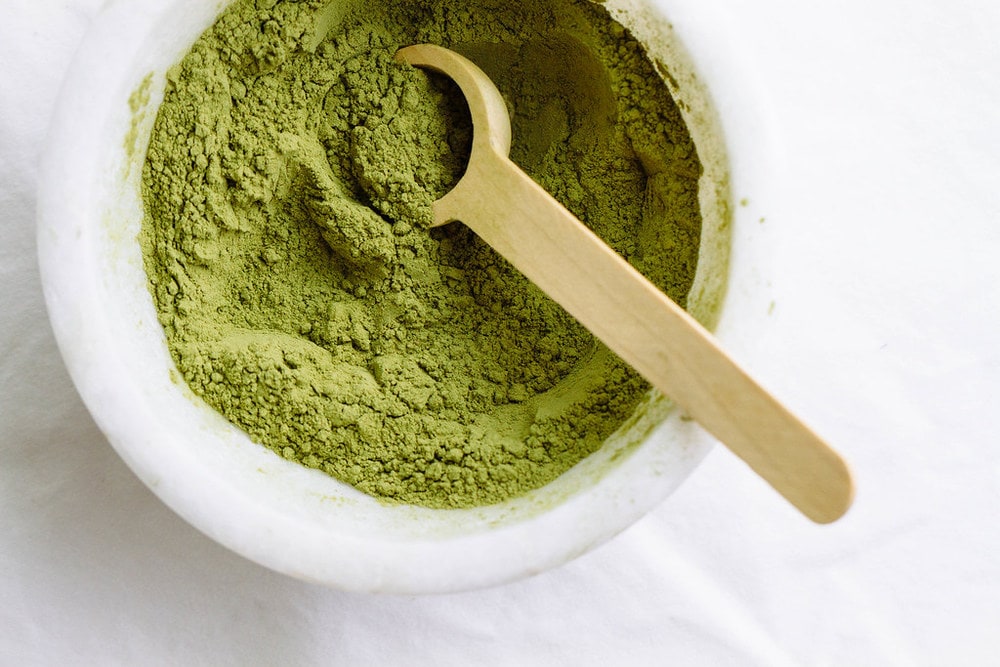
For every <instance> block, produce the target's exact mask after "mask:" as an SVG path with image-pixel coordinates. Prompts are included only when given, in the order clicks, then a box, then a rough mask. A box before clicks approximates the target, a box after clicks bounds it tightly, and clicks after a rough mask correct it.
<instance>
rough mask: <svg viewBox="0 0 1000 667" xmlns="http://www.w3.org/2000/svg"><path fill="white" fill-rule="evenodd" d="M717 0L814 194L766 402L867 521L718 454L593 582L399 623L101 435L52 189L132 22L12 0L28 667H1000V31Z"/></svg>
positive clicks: (12, 290) (0, 275)
mask: <svg viewBox="0 0 1000 667" xmlns="http://www.w3.org/2000/svg"><path fill="white" fill-rule="evenodd" d="M716 2H717V3H718V4H719V5H720V6H721V7H722V8H723V9H724V10H725V11H727V12H729V13H730V14H731V15H732V17H733V19H734V22H735V24H736V25H737V26H739V27H740V30H741V31H742V35H743V40H742V43H741V44H740V45H739V47H740V49H741V50H742V52H743V53H744V54H745V57H746V58H747V59H748V62H750V63H753V67H754V69H755V70H757V71H758V72H759V80H758V82H757V84H758V85H759V86H760V90H759V91H758V92H759V93H761V95H762V97H763V99H766V100H767V101H768V102H769V104H770V105H771V111H772V112H773V114H774V116H775V120H776V121H777V127H778V128H779V136H778V139H780V141H781V143H782V148H783V151H784V158H785V161H786V163H787V165H788V168H789V169H788V173H789V178H788V181H787V183H786V184H785V186H786V187H785V189H784V191H783V196H784V199H785V200H784V201H783V205H784V207H785V210H784V217H783V218H782V219H777V220H771V219H768V222H767V223H766V224H773V225H775V230H774V233H775V234H779V235H780V237H781V238H782V239H783V240H782V248H783V252H781V253H780V254H779V257H778V258H777V259H776V262H777V265H776V266H775V267H774V269H775V270H774V275H775V276H784V278H783V279H781V280H776V281H775V284H774V291H775V304H776V308H775V312H774V317H775V318H776V322H777V323H778V326H781V327H783V328H784V330H786V331H789V332H793V333H794V334H796V336H797V337H796V338H795V340H798V341H800V342H799V343H797V344H796V345H794V346H792V347H791V348H786V349H781V350H773V353H774V354H775V355H776V357H777V358H778V359H779V361H778V362H777V363H776V364H775V365H774V367H773V368H772V369H771V372H770V374H769V376H768V377H767V378H765V380H766V384H768V385H769V386H770V387H772V388H773V389H774V390H775V392H776V393H777V394H778V395H779V396H782V397H784V398H786V400H788V402H789V403H791V404H792V406H793V407H794V408H796V409H797V410H798V411H800V412H802V413H803V414H804V415H805V416H806V417H807V421H809V422H810V423H812V424H813V425H814V426H815V427H816V428H817V430H819V431H820V432H821V433H824V434H825V435H827V437H828V438H829V439H830V440H831V441H832V442H833V443H834V444H835V445H836V446H837V447H838V448H839V449H841V450H842V451H843V452H844V453H845V455H846V456H847V457H848V458H849V460H850V461H851V462H852V464H853V466H854V468H855V471H856V475H857V482H858V488H859V492H858V497H857V502H856V505H855V507H854V508H853V510H852V511H851V512H850V513H849V514H848V516H847V517H846V518H845V519H843V520H842V521H841V522H839V523H837V524H834V525H832V526H827V527H819V526H814V525H812V524H810V523H808V522H807V521H805V520H804V519H802V518H801V517H800V516H798V515H797V514H796V513H795V512H794V511H793V510H791V509H789V508H788V507H786V506H785V505H784V503H783V502H782V501H780V500H779V499H778V498H777V497H776V496H775V495H774V494H773V493H772V492H771V491H770V490H769V489H768V488H767V487H766V486H765V485H764V484H763V483H761V482H759V481H758V480H756V479H755V478H753V477H752V476H751V475H749V474H748V473H747V472H746V471H745V470H744V469H743V467H742V466H741V464H739V463H738V462H737V461H736V460H735V459H734V458H733V457H731V456H730V455H728V453H727V452H726V451H724V450H722V449H721V448H717V449H716V450H715V451H714V452H713V453H712V454H711V455H710V456H709V458H708V460H707V461H706V463H705V464H704V465H703V466H702V467H701V468H700V469H699V470H698V471H697V473H696V474H695V475H694V476H693V477H692V478H691V479H690V480H689V481H688V482H687V483H686V484H685V485H684V486H683V487H682V488H681V490H680V491H679V492H678V493H677V494H675V495H674V496H673V497H672V498H671V499H670V500H668V501H667V502H666V503H665V504H664V505H662V506H661V507H660V508H659V509H658V510H657V511H655V512H654V513H652V514H651V515H649V516H648V517H647V518H645V519H644V520H642V521H641V522H640V523H638V524H637V525H635V526H634V527H633V528H631V529H630V530H628V531H627V532H625V533H624V534H622V535H621V536H619V537H618V538H616V539H615V540H613V541H612V542H611V543H609V544H607V545H606V546H604V547H601V548H599V549H597V550H596V551H594V552H592V553H591V554H589V555H586V556H584V557H582V558H580V559H578V560H576V561H574V562H573V563H570V564H569V565H567V566H565V567H562V568H560V569H558V570H555V571H552V572H549V573H546V574H543V575H540V576H537V577H535V578H533V579H530V580H527V581H524V582H521V583H517V584H513V585H508V586H504V587H500V588H496V589H491V590H486V591H479V592H473V593H467V594H461V595H449V596H441V597H391V596H367V595H357V594H344V593H341V592H338V591H334V590H327V589H324V588H319V587H315V586H311V585H307V584H304V583H300V582H298V581H296V580H293V579H289V578H286V577H284V576H282V575H278V574H275V573H272V572H270V571H267V570H265V569H263V568H260V567H258V566H256V565H254V564H252V563H250V562H247V561H245V560H243V559H241V558H240V557H238V556H235V555H233V554H231V553H230V552H228V551H227V550H225V549H223V548H222V547H219V546H217V545H216V544H215V543H213V542H211V541H210V540H208V539H207V538H205V537H203V536H202V535H201V534H200V533H198V532H196V531H195V530H194V529H193V528H191V527H189V526H188V525H187V524H185V523H184V522H183V521H181V520H180V519H179V518H177V517H176V516H175V515H174V514H173V513H172V512H171V511H170V510H168V509H167V508H166V507H165V506H163V505H162V504H161V503H160V502H159V501H158V500H157V499H156V498H155V497H154V496H153V495H152V494H151V493H150V492H148V491H147V490H146V489H145V487H143V486H142V485H141V484H140V483H139V482H138V481H137V479H136V478H135V477H134V476H133V475H132V473H131V472H130V471H129V470H128V469H127V468H126V467H125V466H124V464H123V463H122V462H121V461H120V460H119V459H118V458H117V456H116V454H115V453H114V451H113V450H112V449H111V447H110V446H109V445H108V444H107V443H106V441H105V440H104V438H103V436H102V435H101V433H100V432H99V431H98V430H97V428H96V427H95V426H94V424H93V422H92V421H91V419H90V417H89V416H88V414H87V412H86V410H85V408H84V406H83V404H82V403H81V401H80V400H79V398H78V397H77V394H76V392H75V391H74V389H73V386H72V385H71V383H70V380H69V377H68V375H67V374H66V371H65V370H64V368H63V365H62V361H61V359H60V357H59V354H58V351H57V349H56V346H55V342H54V340H53V337H52V334H51V332H50V330H49V326H48V323H47V320H46V313H45V309H44V305H43V302H42V296H41V290H40V284H39V276H38V269H37V265H36V260H35V241H34V213H35V194H34V193H35V189H36V178H37V162H38V158H39V155H40V153H41V150H42V147H43V145H44V139H45V132H46V125H47V123H48V119H49V117H50V115H51V112H52V109H53V105H54V102H55V99H56V95H57V92H58V89H59V85H60V79H61V77H62V75H63V72H64V70H65V68H66V67H67V65H68V63H69V62H70V60H71V59H72V54H73V51H74V48H75V47H76V45H77V43H78V42H79V40H80V39H81V37H82V36H83V34H84V32H85V31H86V29H87V26H88V23H89V22H90V21H91V20H92V19H93V17H94V16H95V15H96V14H97V13H98V12H99V10H100V8H101V6H102V4H103V2H102V0H0V664H11V665H15V664H16V665H35V664H37V665H53V664H60V665H66V664H100V665H111V664H123V665H147V664H148V665H163V664H185V665H199V664H204V665H269V664H277V663H279V662H280V663H283V664H293V665H313V664H316V665H319V664H329V665H361V664H391V665H395V664H415V665H421V664H435V665H466V664H484V665H491V664H496V665H508V664H509V665H533V664H538V665H543V664H544V665H557V664H572V665H605V664H631V665H661V664H669V663H677V664H709V665H711V664H726V665H733V664H751V665H753V664H759V665H782V664H804V665H876V664H877V665H884V664H900V665H908V664H914V665H945V664H969V663H970V662H971V663H975V664H986V663H991V662H995V661H996V660H997V657H996V655H997V649H1000V639H998V638H997V634H996V632H997V628H998V627H1000V558H998V557H997V553H998V548H1000V520H998V516H997V515H998V510H1000V453H998V445H1000V442H998V438H997V437H996V435H995V433H994V428H993V427H994V424H995V423H996V421H997V416H996V415H997V413H998V410H997V404H998V395H1000V354H998V352H997V343H998V339H1000V335H998V334H1000V262H998V260H997V257H998V256H1000V40H997V35H998V34H1000V5H998V4H996V3H994V2H992V1H991V0H956V1H954V2H950V3H943V2H929V1H923V2H904V1H903V0H833V1H830V2H824V3H802V2H796V1H794V0H716ZM737 196H740V193H737ZM753 205H754V203H753V202H752V201H751V202H750V206H751V207H752V206H753ZM767 214H768V212H767V211H763V210H762V211H760V215H762V216H766V215H767ZM761 344H762V345H766V344H767V343H766V341H763V342H762V343H761Z"/></svg>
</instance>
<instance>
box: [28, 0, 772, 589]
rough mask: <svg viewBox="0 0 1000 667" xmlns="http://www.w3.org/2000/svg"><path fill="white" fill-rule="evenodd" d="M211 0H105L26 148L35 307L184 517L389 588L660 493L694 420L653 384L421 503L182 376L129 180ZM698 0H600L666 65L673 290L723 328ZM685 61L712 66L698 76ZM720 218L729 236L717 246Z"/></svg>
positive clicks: (719, 137)
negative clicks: (699, 223)
mask: <svg viewBox="0 0 1000 667" xmlns="http://www.w3.org/2000/svg"><path fill="white" fill-rule="evenodd" d="M225 4H226V3H205V2H203V0H152V1H150V2H147V3H143V5H142V6H141V7H140V6H139V5H138V3H115V4H113V5H112V6H110V7H109V8H108V9H107V10H106V11H105V12H104V13H103V14H102V15H101V17H100V18H99V20H98V21H97V22H96V23H95V25H94V27H93V29H92V31H91V33H90V34H89V35H88V37H87V38H86V40H85V43H84V45H83V47H82V49H81V51H80V53H79V55H78V58H77V60H76V61H75V64H74V67H73V68H72V70H71V72H70V73H69V76H68V78H67V81H66V84H65V87H64V90H63V93H62V96H61V98H60V102H59V107H58V110H57V115H56V118H55V121H54V124H53V128H52V132H51V136H50V148H49V151H48V153H47V156H46V161H45V165H44V172H43V179H42V181H43V183H42V189H41V192H40V197H39V248H40V259H41V264H42V272H43V284H44V288H45V294H46V299H47V302H48V305H49V310H50V315H51V319H52V322H53V327H54V329H55V332H56V336H57V339H58V341H59V344H60V348H61V350H62V351H63V354H64V356H65V358H66V362H67V365H68V367H69V369H70V372H71V375H72V376H73V379H74V382H75V383H76V384H77V386H78V389H79V390H80V393H81V395H82V396H83V398H84V400H85V402H86V403H87V405H88V407H89V409H90V411H91V412H92V414H93V416H94V418H95V420H96V421H97V422H98V424H99V426H100V427H101V428H102V430H103V431H104V432H105V433H106V434H107V436H108V439H109V440H110V442H111V443H112V445H113V446H114V447H115V448H116V449H117V451H118V452H119V453H120V454H121V456H122V457H123V458H124V460H125V461H126V462H127V464H128V465H129V466H130V467H131V468H132V469H133V470H134V471H135V472H136V474H137V475H138V476H139V477H140V478H141V479H142V480H143V481H144V482H145V483H146V484H147V485H148V486H149V487H150V488H151V489H152V490H153V491H154V492H155V493H156V494H157V495H158V496H159V497H160V498H161V499H162V500H163V501H164V502H166V503H167V504H168V505H169V506H170V507H172V508H173V509H174V510H175V511H177V512H178V513H179V514H180V515H182V516H183V517H184V518H185V519H187V520H188V521H189V522H190V523H192V524H193V525H194V526H196V527H197V528H199V529H200V530H202V531H203V532H205V533H206V534H208V535H209V536H211V537H212V538H214V539H216V540H218V541H219V542H221V543H223V544H225V545H226V546H228V547H230V548H231V549H233V550H235V551H237V552H238V553H241V554H243V555H244V556H246V557H248V558H251V559H253V560H255V561H257V562H259V563H261V564H263V565H266V566H268V567H271V568H274V569H277V570H280V571H283V572H286V573H288V574H292V575H295V576H298V577H301V578H304V579H307V580H312V581H317V582H322V583H325V584H329V585H334V586H337V587H341V588H347V589H355V590H382V591H397V592H424V591H452V590H462V589H468V588H474V587H480V586H485V585H490V584H495V583H499V582H502V581H508V580H512V579H516V578H519V577H522V576H526V575H528V574H531V573H534V572H538V571H541V570H543V569H546V568H548V567H552V566H554V565H557V564H559V563H562V562H564V561H566V560H568V559H570V558H572V557H573V556H575V555H578V554H580V553H582V552H584V551H586V550H587V549H589V548H591V547H592V546H594V545H596V544H598V543H600V542H602V541H604V540H606V539H608V538H609V537H611V536H612V535H614V534H615V533H617V532H619V531H621V530H623V529H624V528H625V527H627V526H628V525H630V524H631V523H632V522H634V521H635V520H636V519H638V518H639V517H640V516H642V514H643V513H645V512H647V511H648V510H649V509H651V508H652V507H654V506H655V505H656V504H657V503H658V502H660V501H661V500H663V499H664V498H665V497H666V496H667V495H669V494H670V493H671V492H672V491H673V490H674V489H675V488H676V487H677V486H678V485H679V484H680V483H681V482H682V481H683V479H684V478H686V477H687V476H688V475H689V474H690V473H691V471H692V470H693V469H694V468H695V467H696V466H697V464H698V462H699V461H700V460H701V459H702V458H703V456H704V455H705V454H706V453H707V451H708V449H709V447H710V440H709V439H708V437H707V436H705V435H704V434H703V433H702V432H701V431H700V430H699V429H698V428H697V427H696V426H695V425H694V424H692V423H690V422H688V421H685V420H684V419H682V418H681V416H680V415H679V414H678V412H677V411H676V410H673V409H672V408H671V406H670V404H669V402H668V401H666V400H665V399H663V398H662V397H661V396H659V395H655V394H653V393H651V394H650V396H649V397H648V398H647V400H646V403H645V405H644V406H643V408H642V409H640V410H639V411H637V413H636V414H635V415H634V417H633V418H632V419H631V420H629V422H628V423H627V424H625V425H623V426H622V428H621V429H619V431H618V432H616V433H615V435H613V436H612V437H611V438H609V439H608V441H607V442H606V443H605V445H604V447H603V448H602V449H601V450H600V451H599V452H597V453H595V454H594V455H592V456H590V457H589V458H587V459H586V460H584V461H582V462H581V463H580V464H578V465H577V466H576V467H574V468H573V469H571V470H570V471H569V472H567V473H566V474H564V475H562V476H561V477H560V478H558V479H557V480H555V481H553V482H552V483H551V484H549V485H547V486H545V487H543V488H541V489H538V490H536V491H533V492H531V493H529V494H527V495H526V496H523V497H520V498H516V499H513V500H510V501H508V502H505V503H501V504H499V505H494V506H489V507H482V508H475V509H467V510H430V509H426V508H420V507H413V506H405V505H404V506H386V505H383V504H381V503H379V502H378V501H376V500H374V499H373V498H371V497H369V496H367V495H364V494H362V493H360V492H358V491H356V490H355V489H353V488H351V487H349V486H347V485H345V484H343V483H340V482H338V481H337V480H334V479H332V478H330V477H328V476H327V475H325V474H322V473H320V472H317V471H314V470H309V469H306V468H304V467H301V466H299V465H298V464H295V463H291V462H288V461H285V460H284V459H282V458H280V457H279V456H277V455H276V454H274V453H272V452H271V451H270V450H268V449H265V448H264V447H261V446H259V445H256V444H254V443H252V442H251V441H250V440H249V439H248V438H247V436H246V435H245V434H244V433H243V432H242V431H240V430H239V429H237V428H236V427H234V426H232V425H231V424H230V423H229V422H227V421H226V420H225V419H224V418H222V417H221V416H220V415H219V414H217V413H216V412H214V411H213V410H212V409H210V408H208V407H207V406H206V405H205V404H203V403H202V402H201V401H200V399H198V398H197V397H195V396H194V394H193V393H192V392H191V391H190V390H188V389H187V388H186V386H185V385H184V383H183V381H181V380H180V379H179V378H178V377H177V375H176V372H175V371H174V370H173V362H172V360H171V359H170V357H169V354H168V351H167V347H166V342H165V340H164V334H163V331H162V329H161V327H160V325H159V323H158V321H157V319H156V314H155V311H154V308H153V303H152V300H151V297H150V294H149V292H148V291H147V288H146V279H145V273H144V271H143V266H142V257H141V252H140V248H139V245H138V242H137V235H138V232H139V229H140V225H141V221H142V212H141V211H142V207H141V201H140V189H139V183H140V177H141V165H142V161H143V159H144V153H145V147H146V144H147V142H148V139H149V134H150V131H151V128H152V123H153V119H154V116H155V113H156V109H157V106H158V104H159V102H160V100H161V99H162V94H163V88H164V83H165V74H166V70H167V69H168V68H169V67H170V66H171V65H173V64H174V63H175V62H177V61H178V60H179V59H180V57H182V55H183V54H184V53H185V52H186V50H187V49H188V48H189V47H190V45H191V44H192V42H193V41H194V39H195V38H196V37H197V36H198V35H199V34H200V33H201V32H202V31H203V30H204V29H205V28H207V27H208V26H209V25H210V23H211V22H212V21H213V19H214V17H215V16H216V15H217V13H218V11H219V10H220V9H221V8H222V7H223V6H224V5H225ZM697 4H698V3H696V2H694V1H693V0H688V1H687V2H675V3H673V5H676V6H675V7H674V6H669V5H666V4H660V5H654V4H651V3H642V2H629V1H627V0H622V1H620V2H609V3H607V6H609V8H610V9H611V11H612V12H613V13H614V14H615V15H616V16H617V17H618V18H619V20H621V21H622V22H623V23H624V24H626V25H627V26H629V27H630V28H631V29H632V30H633V32H634V33H635V34H636V35H637V36H638V37H639V38H640V39H641V40H642V41H643V42H644V43H645V44H646V45H647V47H648V48H649V51H650V55H651V57H653V58H654V59H655V60H656V61H658V62H659V63H661V64H662V66H663V68H664V70H665V71H669V72H670V75H671V77H672V78H670V79H669V81H670V85H671V88H672V91H673V93H674V94H675V96H676V98H677V99H678V100H679V101H680V102H681V108H682V109H683V110H684V113H685V115H686V119H687V120H688V124H689V127H690V129H691V131H692V135H693V136H694V138H695V142H696V145H697V146H698V149H699V155H700V157H701V159H702V162H703V164H704V166H705V175H704V176H703V180H702V188H701V190H702V193H701V201H702V208H703V214H704V216H705V223H704V230H703V238H702V254H701V258H700V264H699V269H698V273H697V276H696V281H695V285H694V287H693V288H692V292H691V297H690V308H691V310H692V312H693V313H694V314H695V316H696V317H698V318H699V319H701V320H702V321H703V322H705V323H706V324H709V325H713V324H716V321H717V320H718V319H719V318H721V321H719V322H718V325H719V327H718V333H719V335H720V337H722V338H723V339H724V341H725V340H726V338H727V337H728V335H729V334H730V332H731V331H734V330H735V329H736V328H740V329H741V330H742V329H745V328H746V327H748V326H750V328H751V329H752V324H750V320H753V319H754V316H752V315H748V311H746V310H743V311H740V310H739V309H735V310H734V309H733V308H732V307H731V305H730V304H729V303H727V304H726V307H725V308H721V304H722V299H723V294H724V290H725V285H726V279H727V275H728V272H729V271H730V270H731V271H732V275H731V277H730V279H731V280H734V281H737V280H743V281H745V282H741V284H742V285H743V288H744V290H745V289H746V287H747V285H750V287H751V288H752V287H753V284H755V281H756V282H760V281H761V280H762V278H761V277H760V276H759V274H758V273H755V269H753V268H752V267H754V266H757V265H759V262H760V256H761V253H762V252H764V251H765V250H766V248H765V247H764V246H762V245H761V244H760V243H757V242H756V241H755V236H754V234H753V233H752V227H751V226H750V225H749V224H746V225H744V227H745V228H746V229H747V230H751V231H748V232H747V233H737V234H736V235H735V236H732V229H733V225H735V228H736V229H740V228H741V222H740V216H739V215H738V210H737V211H736V213H737V215H735V216H733V213H734V210H733V208H732V207H731V206H730V205H729V202H730V199H731V197H730V188H731V187H733V186H734V179H735V178H736V177H737V175H739V174H742V173H744V172H742V171H740V170H732V171H731V169H730V166H731V163H730V156H731V155H733V156H735V155H738V154H739V150H742V149H743V148H744V146H741V144H740V141H739V140H740V138H741V137H743V136H744V135H743V134H741V133H742V132H744V130H743V129H742V128H740V127H739V126H738V125H737V126H736V132H735V135H734V134H733V133H732V132H731V131H730V129H731V128H730V127H726V124H725V123H724V122H723V121H724V120H725V114H722V115H721V116H720V115H719V114H717V113H716V109H717V108H719V107H717V106H713V104H712V103H711V101H710V98H709V96H708V92H707V88H708V87H709V86H711V87H712V92H713V96H714V97H715V99H716V100H718V92H719V91H721V92H722V93H723V98H724V99H726V100H727V101H728V100H729V99H731V98H732V97H733V96H735V98H736V99H739V95H740V93H739V91H738V89H739V86H738V85H732V84H733V83H734V80H735V79H737V78H739V76H738V73H737V72H736V71H735V70H732V69H727V68H726V65H725V55H722V56H719V55H718V54H717V52H716V51H713V48H715V47H716V46H718V44H717V42H718V41H719V38H718V36H717V35H718V32H717V27H718V19H717V17H714V16H707V15H706V14H704V12H702V10H699V9H695V8H694V6H695V5H697ZM675 11H676V14H677V18H675V15H674V12H675ZM664 13H666V14H667V15H669V16H671V19H672V22H673V26H672V27H671V26H670V25H668V24H667V23H666V21H665V20H664V19H663V18H662V17H663V15H664ZM678 18H681V19H682V20H680V21H679V20H678ZM709 24H711V28H710V27H709ZM688 37H690V38H691V39H693V40H694V42H695V44H696V45H697V47H698V48H697V49H695V50H694V51H693V52H694V53H695V54H696V57H695V58H693V59H692V58H691V57H690V56H689V55H688V53H689V51H688V50H687V49H686V48H684V47H682V46H681V40H684V43H685V45H687V44H688V42H689V41H690V40H688V39H687V38H688ZM698 54H701V55H702V57H701V58H699V57H698ZM693 60H694V61H695V62H697V64H698V65H699V70H698V74H697V75H696V74H695V72H696V70H695V67H694V65H693V64H692V61H693ZM703 62H705V63H708V64H709V65H710V67H709V68H708V69H709V70H710V71H712V72H713V76H712V77H709V78H708V79H706V78H705V77H704V76H703V75H702V72H701V69H700V68H701V66H702V63H703ZM719 63H722V65H719ZM719 72H721V74H719ZM713 77H714V78H713ZM717 81H718V83H719V85H718V89H717V87H716V82H717ZM727 96H728V97H727ZM754 136H758V135H756V134H755V135H754ZM723 137H726V141H725V142H724V141H723ZM734 138H735V139H736V141H735V142H734ZM749 143H750V144H751V145H750V146H747V147H746V152H747V153H750V154H752V152H751V151H753V150H756V149H755V148H754V146H753V145H752V144H753V141H750V142H749ZM758 153H759V151H758ZM757 164H759V160H758V161H757ZM744 185H746V184H744V183H741V187H743V186H744ZM761 190H762V187H761V186H759V185H754V184H750V185H749V187H748V188H747V189H743V190H742V191H751V192H754V193H755V194H757V193H760V192H761ZM731 237H732V238H733V239H734V243H735V244H736V245H735V246H734V252H735V250H736V249H739V250H740V252H739V253H736V254H735V255H734V257H733V261H732V262H730V257H729V247H730V238H731ZM730 311H732V312H734V313H736V314H735V315H734V316H730ZM758 319H759V318H758ZM730 322H733V324H730Z"/></svg>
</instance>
